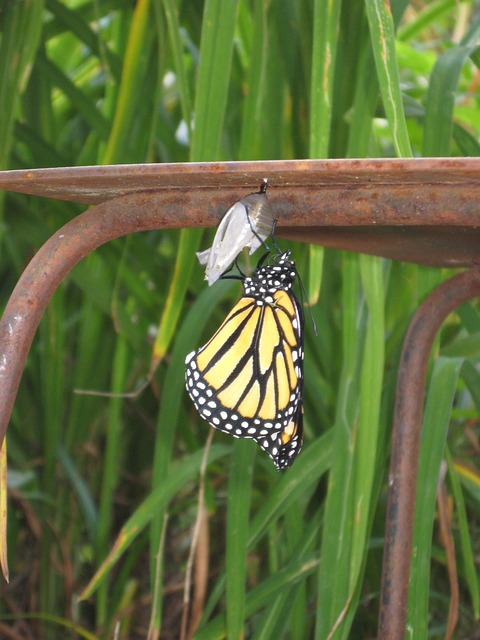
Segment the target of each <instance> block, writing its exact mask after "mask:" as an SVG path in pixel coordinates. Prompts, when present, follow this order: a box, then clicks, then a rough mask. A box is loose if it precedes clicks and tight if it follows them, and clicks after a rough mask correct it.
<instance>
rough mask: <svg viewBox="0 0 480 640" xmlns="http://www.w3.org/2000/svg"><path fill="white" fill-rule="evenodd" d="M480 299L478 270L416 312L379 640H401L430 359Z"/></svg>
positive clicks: (402, 375) (408, 343)
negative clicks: (441, 337)
mask: <svg viewBox="0 0 480 640" xmlns="http://www.w3.org/2000/svg"><path fill="white" fill-rule="evenodd" d="M479 295H480V268H478V267H475V268H474V269H470V270H469V271H465V272H463V273H460V274H458V275H456V276H454V277H453V278H450V279H449V280H446V281H445V282H443V283H442V284H441V285H440V286H438V287H437V288H436V289H435V290H434V291H433V292H432V293H431V294H430V295H429V296H428V298H427V299H426V300H425V301H424V302H423V303H422V304H421V305H420V307H419V308H418V310H417V311H416V313H415V315H414V317H413V319H412V321H411V323H410V327H409V329H408V332H407V335H406V337H405V341H404V343H403V351H402V356H401V360H400V366H399V371H398V380H397V395H396V400H395V415H394V423H393V440H392V456H391V461H390V475H389V490H388V504H387V522H386V531H385V545H384V555H383V572H382V591H381V594H380V616H379V628H378V638H379V639H380V640H403V638H404V637H405V623H406V615H407V598H408V581H409V574H410V558H411V551H412V535H413V519H414V511H415V492H416V487H417V471H418V453H419V445H420V430H421V425H422V415H423V401H424V397H425V380H426V374H427V366H428V359H429V355H430V351H431V348H432V344H433V340H434V338H435V335H436V333H437V331H438V330H439V329H440V327H441V325H442V323H443V322H444V320H445V319H446V317H447V316H448V315H449V314H450V313H451V312H452V311H453V310H454V309H456V307H458V306H459V305H460V304H462V303H464V302H466V301H467V300H469V299H470V298H473V297H475V296H479Z"/></svg>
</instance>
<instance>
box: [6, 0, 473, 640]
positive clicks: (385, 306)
mask: <svg viewBox="0 0 480 640" xmlns="http://www.w3.org/2000/svg"><path fill="white" fill-rule="evenodd" d="M390 5H391V9H392V12H393V15H391V14H390V13H389V10H388V3H384V2H381V1H380V0H365V1H364V2H355V3H347V2H344V3H342V2H341V1H340V0H329V1H327V0H250V1H247V0H205V2H200V1H199V2H197V1H195V2H193V1H192V0H183V1H177V0H138V1H137V2H133V1H131V0H102V1H100V0H96V1H88V0H83V1H82V0H69V1H64V2H60V1H59V0H45V1H44V0H19V1H13V0H6V1H5V2H3V3H2V4H1V5H0V28H1V41H0V114H1V118H0V168H1V169H11V168H31V167H47V166H71V165H82V164H92V165H95V164H106V163H136V162H150V161H152V162H180V161H188V160H192V161H209V160H231V159H234V160H241V159H249V160H258V159H287V158H307V157H310V158H327V157H328V158H345V157H390V156H401V157H408V156H411V155H424V156H448V155H454V156H462V155H480V153H479V151H480V147H479V138H478V131H479V124H480V110H479V95H478V80H479V72H478V62H479V59H478V50H477V42H478V33H479V31H480V3H479V2H473V1H470V2H467V1H465V2H457V1H455V0H434V1H433V2H423V1H422V0H417V1H415V2H411V3H408V2H406V1H405V0H396V1H393V2H391V3H390ZM255 188H257V185H252V190H255ZM0 208H1V220H0V304H2V305H4V304H5V302H6V300H7V299H8V296H9V294H10V292H11V290H12V289H13V287H14V285H15V282H16V281H17V279H18V277H19V276H20V274H21V272H22V270H23V269H24V267H25V265H26V263H27V262H28V260H29V259H30V257H31V256H32V254H33V253H34V252H35V251H36V250H37V249H38V248H39V247H40V246H41V244H42V243H43V242H44V241H45V240H46V239H47V238H48V237H49V236H50V235H51V234H52V233H53V232H54V231H55V230H56V229H57V228H58V227H59V226H61V225H62V224H64V223H65V222H66V221H67V220H69V219H71V218H72V217H74V216H75V215H77V214H78V213H79V212H81V210H82V208H81V207H79V206H77V205H74V204H72V203H65V202H59V201H53V200H42V199H37V198H33V197H24V196H21V195H16V194H10V193H1V194H0ZM212 233H213V232H210V231H208V232H204V231H200V230H183V231H174V230H173V231H171V230H168V231H161V232H160V231H159V232H152V233H144V234H136V235H134V236H130V237H128V238H125V239H121V240H117V241H115V242H112V243H110V244H109V245H107V246H104V247H102V248H101V249H99V250H98V251H96V252H95V253H94V254H92V255H90V256H88V257H87V258H86V259H85V260H83V261H82V263H80V264H79V265H78V266H77V267H76V268H75V269H74V270H73V272H72V273H71V275H70V276H69V277H68V278H67V280H66V281H65V282H64V283H63V284H62V285H61V287H59V289H58V291H57V293H56V294H55V296H54V298H53V300H52V302H51V303H50V305H49V307H48V310H47V312H46V314H45V317H44V319H43V320H42V322H41V324H40V327H39V330H38V333H37V336H36V338H35V341H34V344H33V347H32V351H31V353H30V356H29V359H28V363H27V367H26V370H25V373H24V376H23V380H22V384H21V388H20V391H19V395H18V398H17V401H16V405H15V409H14V413H13V416H12V420H11V424H10V428H9V431H8V447H9V449H8V454H9V476H8V486H9V521H8V545H9V563H10V573H11V583H10V584H9V585H5V584H2V585H1V600H0V632H1V634H2V637H5V638H14V639H16V638H22V639H27V640H28V639H30V638H32V639H33V638H35V639H43V638H46V639H53V638H67V637H71V638H80V637H82V638H112V637H114V634H115V633H118V637H119V638H131V639H136V638H146V637H150V638H156V637H161V638H165V639H168V638H178V637H180V635H181V629H182V628H183V629H184V630H185V631H184V637H195V638H202V639H207V638H208V639H210V638H224V637H228V638H229V639H235V638H241V637H247V638H255V639H260V638H261V639H262V640H263V639H267V638H279V637H282V638H289V639H292V640H296V639H298V640H300V639H305V638H316V639H318V640H320V639H321V640H323V639H326V638H335V639H336V640H337V639H340V638H345V639H346V638H354V639H356V638H358V639H364V638H373V637H375V634H376V621H377V615H378V595H379V589H380V572H381V559H382V536H383V532H384V516H385V513H384V512H385V500H386V482H385V481H386V469H387V464H388V448H389V443H390V432H391V415H392V406H393V398H394V386H395V371H396V365H397V363H398V358H399V352H400V348H401V342H402V337H403V335H404V332H405V330H406V327H407V324H408V321H409V319H410V317H411V315H412V313H413V311H414V310H415V309H416V307H417V306H418V304H419V302H420V301H421V300H422V299H423V298H424V297H425V295H427V293H428V292H429V291H431V290H432V289H433V288H434V287H435V285H437V284H438V283H439V282H440V281H441V280H442V279H444V278H446V277H448V275H449V272H448V271H446V270H439V269H428V268H425V267H418V266H415V265H410V264H402V263H394V262H389V261H385V260H381V259H378V258H374V257H371V256H358V255H354V254H348V253H342V252H338V251H333V250H325V251H323V250H322V249H321V248H319V247H307V246H305V245H300V244H297V245H295V244H294V243H289V246H292V248H293V250H294V255H295V257H296V260H297V266H298V268H299V271H300V272H301V273H302V275H303V278H304V281H305V284H306V286H307V287H308V291H309V297H310V299H311V300H312V301H313V300H315V301H317V302H316V304H315V305H314V306H313V308H312V311H313V314H314V317H315V321H316V323H317V326H318V328H319V336H318V337H315V336H314V335H313V331H312V326H311V323H310V322H308V321H307V327H306V337H305V342H306V345H305V351H306V360H305V444H304V450H303V452H302V454H301V456H300V457H299V458H298V460H297V462H296V463H295V465H294V466H293V467H292V469H291V470H289V471H288V473H285V474H279V473H278V472H276V471H275V469H274V468H273V465H272V464H271V462H270V460H269V459H268V458H267V457H266V456H265V455H262V454H261V452H259V451H257V450H256V447H255V445H254V444H253V443H252V442H248V441H243V442H242V441H238V442H237V441H233V440H232V439H231V438H229V437H228V436H225V435H223V434H220V433H216V434H215V437H214V440H213V444H212V446H211V449H210V451H209V457H208V465H207V466H206V469H205V461H204V459H203V458H204V447H205V443H206V440H207V435H208V432H209V431H208V428H207V425H206V424H205V423H204V422H203V421H202V420H201V419H200V418H199V416H198V415H197V414H196V412H195V410H194V408H193V406H192V404H191V402H190V401H189V399H188V397H187V394H186V392H185V390H184V364H183V363H184V358H185V355H186V354H187V353H188V352H189V351H190V350H191V349H193V348H195V347H197V346H199V345H200V344H203V342H204V340H205V339H206V338H208V337H209V335H211V333H212V332H213V331H214V330H215V328H216V327H217V326H218V325H219V324H220V322H221V321H222V319H223V318H224V317H225V315H226V313H227V311H228V309H229V307H231V305H232V304H233V303H234V301H235V300H236V298H237V296H238V294H239V291H238V286H235V285H234V284H232V283H228V282H220V283H218V285H216V286H215V287H212V289H206V287H205V283H204V281H203V273H202V270H201V269H200V267H199V265H198V264H197V261H196V258H195V251H196V250H197V249H198V248H200V247H201V248H204V247H206V246H209V243H210V241H211V239H212ZM479 321H480V316H479V310H478V307H477V306H475V305H474V304H468V305H464V306H463V307H462V308H461V309H460V310H459V311H458V313H457V314H456V315H455V316H454V317H452V318H451V319H450V320H449V322H448V323H447V324H446V325H445V327H444V329H443V331H442V334H441V336H440V338H439V339H438V341H437V343H436V349H435V350H436V355H437V356H440V357H438V358H437V359H436V360H435V363H434V364H432V367H431V371H430V376H429V383H428V390H427V411H426V415H425V421H424V422H425V424H424V447H423V453H422V457H421V462H420V475H419V478H420V480H419V483H420V484H419V486H420V488H421V490H420V492H419V504H418V506H417V508H418V510H419V511H418V512H419V513H420V514H422V518H419V519H418V523H419V524H418V527H417V528H416V531H415V544H414V558H413V565H412V580H411V598H410V603H409V610H408V618H409V629H410V630H411V632H410V633H411V637H414V638H416V639H417V638H426V637H427V635H428V637H434V638H437V637H444V636H445V634H447V636H448V631H447V628H448V625H449V623H448V620H447V617H448V616H447V612H448V607H449V604H450V603H451V602H452V595H451V594H452V593H453V592H455V588H454V587H455V585H456V584H458V585H459V599H458V605H457V611H458V624H457V629H456V631H455V636H454V637H458V638H463V637H465V638H466V637H472V634H473V633H474V629H476V628H477V625H478V618H479V616H480V597H479V572H478V554H479V551H480V549H479V546H478V544H479V543H478V540H479V539H480V538H479V535H478V522H479V516H480V503H479V500H480V491H479V486H480V483H479V465H478V456H479V452H480V445H479V441H478V436H479V429H478V411H479V409H480V394H479V391H478V389H479V382H480V380H479V373H478V361H479V360H478V358H479V355H480V340H479V336H480V330H479V327H480V322H479ZM152 362H153V363H156V362H160V364H159V365H158V367H157V369H156V372H155V377H154V380H153V381H152V383H151V384H150V385H149V386H147V387H146V388H145V389H143V391H141V392H139V393H138V395H136V396H133V397H128V398H122V397H105V395H102V393H103V394H104V393H105V392H108V393H114V394H122V393H125V392H132V391H135V390H139V389H140V388H141V387H142V385H143V383H144V382H145V379H146V377H147V375H148V372H149V370H150V368H151V366H152ZM74 390H94V391H98V392H100V393H99V394H93V395H91V394H90V395H86V394H80V393H76V392H75V391H74ZM447 429H448V432H447ZM441 469H442V478H444V482H443V484H442V487H443V488H444V489H445V491H443V492H440V493H441V494H442V495H444V496H445V495H446V498H445V500H446V504H447V513H448V514H449V516H448V518H447V528H448V530H450V531H451V533H452V534H453V541H454V552H453V553H452V551H451V550H446V549H445V547H444V545H443V538H442V536H441V535H440V525H439V520H438V518H437V512H436V503H435V500H436V488H437V481H438V477H439V474H440V470H441ZM442 504H443V503H442ZM455 558H456V575H455V577H454V579H453V581H452V583H449V581H448V579H447V575H448V569H449V567H450V568H451V567H452V566H453V561H454V559H455ZM192 566H193V567H194V569H193V571H191V568H192ZM187 578H188V579H191V582H192V585H191V587H190V588H189V589H187V592H188V596H189V598H190V600H191V603H190V608H189V611H188V615H186V613H185V607H184V604H183V602H184V599H185V596H184V591H185V588H184V585H185V581H186V579H187ZM87 585H88V594H87V597H86V598H85V599H84V600H82V601H79V600H78V596H79V594H80V593H81V592H82V591H83V592H84V590H85V588H86V587H87ZM84 595H85V592H84ZM194 628H195V630H194Z"/></svg>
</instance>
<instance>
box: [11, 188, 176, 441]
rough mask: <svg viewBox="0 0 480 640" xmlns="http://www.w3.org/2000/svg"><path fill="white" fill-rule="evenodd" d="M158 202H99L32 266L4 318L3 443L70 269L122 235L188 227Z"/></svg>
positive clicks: (137, 198) (132, 198)
mask: <svg viewBox="0 0 480 640" xmlns="http://www.w3.org/2000/svg"><path fill="white" fill-rule="evenodd" d="M153 203H154V200H152V196H151V194H132V195H129V196H124V197H122V198H119V199H118V200H110V201H108V202H104V203H102V204H100V205H97V206H96V207H93V208H92V209H90V210H88V211H86V212H85V213H83V214H81V215H79V216H77V217H76V218H74V219H73V220H71V221H70V222H68V223H67V224H66V225H64V226H63V227H62V228H61V229H59V230H58V231H57V232H56V233H55V234H54V235H53V236H52V237H51V238H50V239H49V240H48V241H47V242H46V243H45V244H44V245H43V247H42V248H41V249H40V250H39V251H38V252H37V253H36V254H35V256H34V257H33V258H32V260H31V261H30V263H29V264H28V266H27V268H26V269H25V271H24V272H23V274H22V276H21V278H20V280H19V281H18V283H17V286H16V287H15V289H14V291H13V293H12V295H11V297H10V300H9V301H8V304H7V306H6V307H5V311H4V313H3V316H2V318H1V320H0V444H1V443H2V442H3V438H4V436H5V433H6V430H7V425H8V421H9V419H10V415H11V412H12V408H13V404H14V402H15V397H16V395H17V391H18V386H19V384H20V379H21V376H22V372H23V368H24V365H25V360H26V358H27V355H28V351H29V349H30V345H31V343H32V340H33V336H34V335H35V331H36V330H37V327H38V324H39V322H40V320H41V318H42V315H43V312H44V311H45V308H46V306H47V304H48V302H49V301H50V299H51V297H52V295H53V293H54V292H55V290H56V288H57V287H58V285H59V284H60V282H61V281H62V280H63V278H64V277H65V276H66V275H67V274H68V272H69V271H70V270H71V269H72V268H73V267H74V266H75V265H76V264H77V263H78V262H79V261H80V260H81V259H82V258H84V257H85V256H86V255H87V254H89V253H90V252H91V251H93V250H94V249H97V248H98V247H99V246H101V245H102V244H105V243H106V242H108V241H110V240H113V239H115V238H119V237H120V236H124V235H127V234H129V233H134V232H136V231H151V230H153V229H160V228H162V229H164V228H169V227H170V228H173V227H181V226H185V222H186V221H185V220H183V219H182V216H181V215H178V216H176V217H173V216H166V215H164V214H162V213H160V212H159V207H158V206H154V205H153ZM155 204H157V205H158V204H159V203H158V202H156V203H155ZM139 212H140V213H139Z"/></svg>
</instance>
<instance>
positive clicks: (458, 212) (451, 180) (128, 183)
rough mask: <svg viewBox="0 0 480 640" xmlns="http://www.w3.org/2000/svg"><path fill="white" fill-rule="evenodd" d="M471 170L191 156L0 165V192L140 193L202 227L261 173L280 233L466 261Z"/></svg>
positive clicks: (404, 163)
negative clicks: (191, 158)
mask: <svg viewBox="0 0 480 640" xmlns="http://www.w3.org/2000/svg"><path fill="white" fill-rule="evenodd" d="M479 174H480V158H408V159H398V158H377V159H360V160H359V159H357V160H355V159H346V160H269V161H256V162H206V163H205V162H204V163H202V162H199V163H194V162H192V163H178V164H168V163H165V164H148V165H146V164H140V165H111V166H95V167H60V168H53V169H24V170H15V171H3V172H0V189H9V190H12V191H18V192H20V193H29V194H33V195H39V196H45V197H49V198H59V199H63V200H72V201H74V202H82V203H85V204H99V203H101V202H105V201H106V200H111V199H114V198H120V197H121V196H126V195H131V194H134V193H137V194H140V193H143V194H144V195H146V194H148V195H149V196H150V197H151V206H158V207H161V210H162V211H163V212H164V213H165V215H166V216H167V215H168V217H173V218H176V217H180V218H181V219H182V220H183V221H184V226H189V227H204V226H214V225H215V224H216V223H217V222H218V218H219V217H220V215H221V214H222V213H224V212H225V211H226V209H227V208H228V207H230V206H231V204H232V203H233V202H236V201H237V200H240V199H241V198H242V197H243V196H245V194H246V193H248V192H251V191H256V190H257V189H258V186H259V185H260V184H261V182H262V179H263V178H268V180H269V189H268V195H269V199H270V201H271V203H272V206H273V207H274V211H275V214H276V215H277V216H278V217H279V218H280V220H281V222H280V229H279V231H281V234H282V235H283V236H284V237H287V238H293V239H298V240H303V241H306V242H309V243H312V242H313V243H317V244H322V245H325V246H330V247H335V248H341V249H347V250H350V251H356V252H362V253H371V254H374V255H379V256H384V257H387V258H393V259H395V260H406V261H410V262H416V263H418V264H428V265H432V266H465V267H471V266H474V265H475V264H476V260H477V256H478V253H479V248H480V213H479V210H478V202H479V200H480V181H479V180H478V176H479ZM146 202H147V201H146V200H145V203H146ZM139 213H141V211H140V212H139ZM187 221H188V222H187ZM178 226H183V225H180V224H179V225H178Z"/></svg>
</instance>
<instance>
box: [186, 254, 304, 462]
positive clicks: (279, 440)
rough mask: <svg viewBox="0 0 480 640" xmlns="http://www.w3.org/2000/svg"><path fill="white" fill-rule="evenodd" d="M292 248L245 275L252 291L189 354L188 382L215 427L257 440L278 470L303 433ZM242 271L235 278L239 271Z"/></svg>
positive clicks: (197, 404)
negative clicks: (206, 339)
mask: <svg viewBox="0 0 480 640" xmlns="http://www.w3.org/2000/svg"><path fill="white" fill-rule="evenodd" d="M290 253H291V252H290V251H286V252H285V253H281V254H278V255H276V256H274V257H273V260H272V263H271V264H266V265H265V266H263V263H264V261H265V259H266V257H267V255H268V254H265V255H264V256H263V257H262V258H261V260H260V262H259V263H258V265H257V268H256V270H255V271H254V272H253V274H252V275H251V276H249V277H246V276H244V275H243V274H242V275H241V276H239V278H240V279H241V280H243V287H244V295H243V296H242V298H240V300H239V301H238V303H237V304H236V305H235V307H234V308H233V309H232V311H230V313H229V314H228V316H227V317H226V319H225V321H224V322H223V324H222V325H221V326H220V328H219V329H218V331H217V332H216V333H215V334H214V335H213V337H212V338H211V339H210V340H209V341H208V342H207V343H206V344H205V345H204V346H203V347H201V348H200V349H197V350H196V351H192V353H190V354H189V355H188V356H187V358H186V376H185V378H186V386H187V390H188V393H189V394H190V397H191V398H192V400H193V402H194V404H195V407H196V408H197V410H198V411H199V413H200V415H201V416H202V418H204V419H205V420H207V421H208V422H209V423H210V424H211V425H212V427H215V429H219V430H220V431H224V432H225V433H229V434H230V435H232V436H234V437H235V438H252V439H253V440H255V442H256V443H257V444H259V445H260V447H262V449H263V450H264V451H266V453H268V455H269V456H270V457H271V458H272V460H273V462H274V463H275V466H276V467H277V469H285V468H287V467H289V466H290V465H291V464H292V463H293V461H294V459H295V457H296V456H297V454H298V453H299V451H300V448H301V446H302V436H303V324H304V318H303V311H302V307H301V305H300V303H299V301H298V300H297V298H296V297H295V294H294V293H293V291H292V286H293V283H294V281H295V278H296V277H297V270H296V267H295V263H294V261H293V260H291V259H290ZM232 277H234V276H232Z"/></svg>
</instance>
